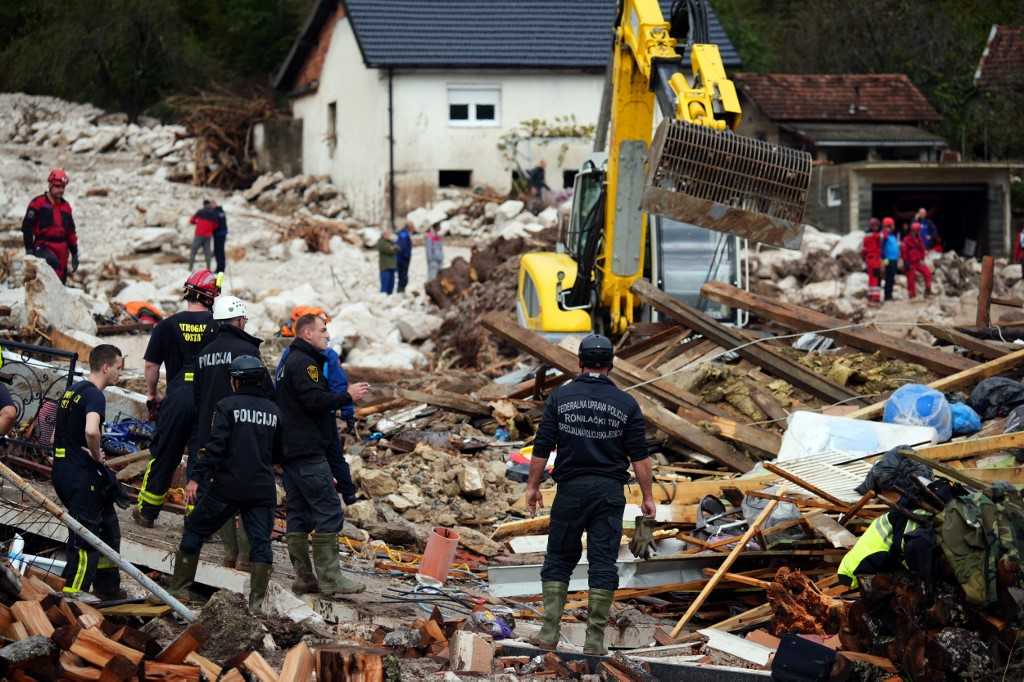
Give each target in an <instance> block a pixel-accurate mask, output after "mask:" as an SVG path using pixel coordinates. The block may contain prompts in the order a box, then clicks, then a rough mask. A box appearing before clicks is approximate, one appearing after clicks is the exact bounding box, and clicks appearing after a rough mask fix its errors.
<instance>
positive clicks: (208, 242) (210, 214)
mask: <svg viewBox="0 0 1024 682" xmlns="http://www.w3.org/2000/svg"><path fill="white" fill-rule="evenodd" d="M189 223H191V224H193V225H195V226H196V230H195V236H193V237H192V252H191V254H190V255H189V257H188V269H189V270H191V269H192V268H194V267H195V265H196V254H197V253H198V252H199V249H200V248H202V249H203V258H204V260H205V261H206V269H207V270H209V269H210V252H211V249H212V248H213V234H214V232H216V231H217V227H218V218H217V213H216V211H214V208H213V202H212V201H210V200H209V199H206V200H205V201H203V207H202V208H201V209H199V210H198V211H196V212H195V214H194V215H193V216H192V217H191V218H189Z"/></svg>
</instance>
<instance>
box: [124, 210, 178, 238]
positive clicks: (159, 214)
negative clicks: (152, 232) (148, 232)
mask: <svg viewBox="0 0 1024 682" xmlns="http://www.w3.org/2000/svg"><path fill="white" fill-rule="evenodd" d="M180 216H181V211H180V210H178V209H173V208H149V209H146V216H145V221H144V224H145V226H146V227H175V226H177V225H178V218H179V217H180ZM133 236H134V235H133Z"/></svg>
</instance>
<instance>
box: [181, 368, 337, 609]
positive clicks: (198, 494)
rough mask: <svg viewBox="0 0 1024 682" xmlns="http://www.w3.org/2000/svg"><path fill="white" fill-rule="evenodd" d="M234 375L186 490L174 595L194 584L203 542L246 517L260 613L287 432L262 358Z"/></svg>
mask: <svg viewBox="0 0 1024 682" xmlns="http://www.w3.org/2000/svg"><path fill="white" fill-rule="evenodd" d="M228 371H229V374H230V377H231V379H230V380H231V390H232V391H233V395H229V396H227V397H224V398H222V399H221V400H220V401H219V402H218V403H217V404H216V406H215V407H214V411H213V426H212V428H211V431H210V439H209V440H208V441H207V442H206V444H205V445H204V446H203V450H202V453H201V455H200V457H199V461H198V462H196V464H195V467H194V471H193V473H194V476H195V478H194V479H193V480H190V481H189V482H188V487H187V488H186V489H185V490H186V495H187V496H188V500H189V502H190V503H194V504H195V509H194V510H193V511H192V513H191V514H189V515H188V516H186V517H185V531H184V533H182V536H181V544H180V546H179V548H178V554H177V556H176V557H175V561H174V577H173V578H172V579H171V584H170V591H171V593H172V594H177V595H182V593H183V591H184V590H185V588H186V587H188V585H189V584H190V583H191V582H192V581H193V580H195V577H196V569H197V568H198V567H199V552H200V550H201V549H202V547H203V543H204V542H205V541H206V540H207V539H208V538H209V537H210V536H211V535H213V533H214V532H215V531H216V530H217V529H218V528H221V527H222V526H223V525H224V524H225V523H230V522H233V519H234V517H235V514H237V513H239V512H241V514H242V520H243V523H244V524H245V527H246V529H247V531H248V533H249V535H250V540H251V542H252V548H251V550H250V552H249V558H250V560H251V561H252V576H251V578H250V581H249V609H250V610H251V611H253V612H255V611H256V610H257V609H259V607H260V604H261V603H262V601H263V598H264V597H265V596H266V594H267V584H268V583H269V582H270V572H271V569H272V568H273V564H274V553H273V550H271V548H270V532H271V531H272V530H273V528H274V509H275V507H276V506H277V484H276V482H275V478H274V469H273V464H274V462H275V461H280V458H281V439H282V428H283V427H282V425H281V423H280V412H279V410H278V407H277V405H275V404H274V402H273V401H272V400H271V399H270V398H268V397H267V396H266V377H267V370H266V368H264V367H263V363H261V362H260V360H259V358H256V357H254V356H252V355H239V356H237V357H235V359H234V360H232V361H231V364H230V365H229V369H228ZM335 542H337V541H335ZM335 551H337V550H336V549H335Z"/></svg>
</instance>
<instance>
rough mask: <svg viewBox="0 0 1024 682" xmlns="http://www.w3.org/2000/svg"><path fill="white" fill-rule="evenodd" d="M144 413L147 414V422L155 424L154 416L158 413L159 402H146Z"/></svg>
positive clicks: (157, 400)
mask: <svg viewBox="0 0 1024 682" xmlns="http://www.w3.org/2000/svg"><path fill="white" fill-rule="evenodd" d="M146 412H147V413H148V416H149V419H148V421H151V422H155V421H156V415H157V413H158V412H160V400H159V399H156V400H147V401H146Z"/></svg>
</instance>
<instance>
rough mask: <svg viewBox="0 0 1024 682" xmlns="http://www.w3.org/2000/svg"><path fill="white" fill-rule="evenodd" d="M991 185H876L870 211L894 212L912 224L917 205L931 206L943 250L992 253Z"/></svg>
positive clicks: (882, 214)
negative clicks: (988, 226) (989, 234)
mask: <svg viewBox="0 0 1024 682" xmlns="http://www.w3.org/2000/svg"><path fill="white" fill-rule="evenodd" d="M987 196H988V188H987V187H986V186H985V185H877V184H876V185H874V186H873V187H872V191H871V215H873V216H876V217H878V218H879V219H881V218H884V217H885V216H892V218H893V220H895V221H896V225H897V226H899V227H901V228H902V226H903V225H904V223H906V225H907V226H908V227H909V225H910V223H911V222H913V220H914V214H915V213H917V209H919V208H922V207H923V208H926V209H928V217H929V218H931V221H932V222H933V223H935V226H936V228H938V231H939V238H940V239H941V240H942V250H943V251H956V252H957V253H959V254H961V255H964V256H980V255H983V254H986V253H991V251H990V249H989V243H988V230H987V229H986V228H987V225H988V201H987Z"/></svg>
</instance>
